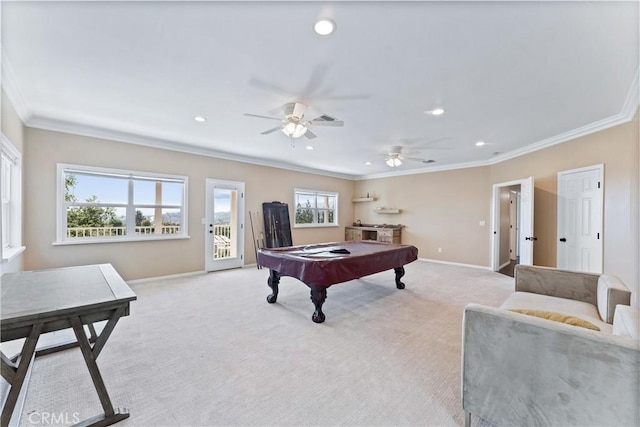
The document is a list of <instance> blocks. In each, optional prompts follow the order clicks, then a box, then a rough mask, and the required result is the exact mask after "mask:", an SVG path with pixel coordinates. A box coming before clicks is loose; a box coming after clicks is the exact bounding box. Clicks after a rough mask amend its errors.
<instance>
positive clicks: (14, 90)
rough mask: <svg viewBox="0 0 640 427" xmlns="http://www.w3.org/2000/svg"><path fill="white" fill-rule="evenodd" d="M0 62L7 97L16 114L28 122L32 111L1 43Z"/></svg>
mask: <svg viewBox="0 0 640 427" xmlns="http://www.w3.org/2000/svg"><path fill="white" fill-rule="evenodd" d="M0 62H1V66H0V72H1V73H2V78H1V82H2V90H3V91H4V93H6V94H7V98H9V101H10V102H11V105H13V109H14V110H15V111H16V114H18V117H20V120H22V123H25V124H26V123H27V121H28V120H29V118H30V117H31V113H30V112H29V108H28V107H27V102H26V99H25V97H24V94H23V93H22V89H20V85H19V84H18V80H17V79H16V75H15V73H14V72H13V68H12V67H11V64H10V63H9V60H8V59H7V56H6V55H5V53H4V49H3V48H2V45H0Z"/></svg>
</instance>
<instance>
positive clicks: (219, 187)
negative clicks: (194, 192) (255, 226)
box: [205, 179, 244, 271]
mask: <svg viewBox="0 0 640 427" xmlns="http://www.w3.org/2000/svg"><path fill="white" fill-rule="evenodd" d="M205 220H206V224H205V225H206V226H205V269H206V271H215V270H223V269H228V268H238V267H242V266H243V265H244V183H243V182H235V181H217V180H213V179H207V182H206V212H205Z"/></svg>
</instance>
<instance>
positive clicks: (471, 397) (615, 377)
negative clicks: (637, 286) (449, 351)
mask: <svg viewBox="0 0 640 427" xmlns="http://www.w3.org/2000/svg"><path fill="white" fill-rule="evenodd" d="M630 296H631V293H630V291H629V289H628V288H627V287H626V286H625V285H624V284H623V283H622V282H621V281H620V280H619V279H618V278H616V277H614V276H607V275H595V274H586V273H577V272H568V271H561V270H557V269H552V268H545V267H534V266H517V268H516V273H515V292H514V293H513V294H512V295H511V296H510V297H509V298H508V299H507V300H506V301H505V302H504V303H503V305H502V306H501V307H500V308H494V307H487V306H482V305H477V304H469V305H468V306H467V307H465V309H464V318H463V339H462V407H463V409H464V411H465V425H467V426H469V425H470V424H471V415H472V414H473V415H474V416H477V417H480V418H482V419H484V420H486V421H488V422H490V423H492V424H495V425H499V426H503V425H504V426H507V425H508V426H513V425H517V426H528V425H532V426H569V425H573V426H613V425H624V426H638V425H640V403H639V402H640V396H639V394H640V341H639V337H638V322H639V321H640V320H639V319H638V310H637V308H635V307H629V302H630ZM512 309H527V310H528V309H533V310H538V311H541V310H543V311H551V312H554V313H559V314H562V315H566V316H564V317H572V318H578V319H580V320H583V321H588V322H589V323H590V324H591V325H592V326H596V327H598V328H599V329H600V330H599V331H596V330H591V329H586V328H584V327H579V326H574V325H573V324H566V323H562V322H559V321H553V320H548V319H546V318H540V317H536V316H533V315H530V314H521V313H519V312H514V311H511V310H512Z"/></svg>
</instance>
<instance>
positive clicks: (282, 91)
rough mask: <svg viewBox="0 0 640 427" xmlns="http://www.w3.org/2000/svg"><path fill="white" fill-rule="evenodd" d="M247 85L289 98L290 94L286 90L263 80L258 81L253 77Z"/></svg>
mask: <svg viewBox="0 0 640 427" xmlns="http://www.w3.org/2000/svg"><path fill="white" fill-rule="evenodd" d="M249 85H251V86H253V87H257V88H259V89H263V90H267V91H270V92H276V93H279V94H282V95H287V96H291V93H290V92H289V91H288V90H286V89H284V88H282V87H280V86H278V85H276V84H274V83H269V82H265V81H264V80H260V79H257V78H255V77H252V78H251V79H249Z"/></svg>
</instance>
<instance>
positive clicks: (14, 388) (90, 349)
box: [0, 264, 136, 427]
mask: <svg viewBox="0 0 640 427" xmlns="http://www.w3.org/2000/svg"><path fill="white" fill-rule="evenodd" d="M1 279H2V286H1V291H2V295H1V302H0V310H1V311H0V328H1V334H2V335H1V342H5V341H11V340H16V339H21V338H26V340H25V343H24V345H23V347H22V351H21V353H20V355H19V356H18V357H16V358H14V360H12V359H9V358H8V357H7V356H5V355H4V354H3V353H0V356H1V358H2V365H1V366H2V376H3V377H4V379H5V380H6V381H7V382H8V383H9V384H10V385H11V388H10V390H9V395H8V397H7V400H6V402H5V404H4V407H3V408H2V420H1V426H2V427H6V426H8V425H9V421H10V419H11V415H12V414H13V411H14V408H15V406H16V402H17V400H18V395H19V394H20V390H21V389H22V387H23V385H24V380H25V376H26V374H27V371H28V369H29V365H30V364H31V361H32V360H33V358H34V353H35V356H38V355H39V354H38V352H36V344H37V342H38V338H39V337H40V335H41V334H44V333H47V332H53V331H58V330H62V329H68V328H72V329H73V332H74V333H75V336H76V339H77V342H76V343H74V344H75V346H79V347H80V350H81V351H82V356H83V357H84V360H85V363H86V365H87V368H88V369H89V374H90V375H91V379H92V380H93V385H94V386H95V389H96V391H97V393H98V397H99V398H100V403H101V404H102V408H103V409H104V413H103V414H100V415H97V416H95V417H92V418H90V419H88V420H85V421H83V422H81V423H80V424H81V425H102V426H106V425H110V424H113V423H116V422H118V421H121V420H123V419H125V418H127V417H128V416H129V413H128V412H122V413H121V412H115V411H114V409H113V405H112V404H111V399H110V398H109V394H108V393H107V389H106V387H105V384H104V381H103V380H102V376H101V374H100V371H99V369H98V365H97V364H96V359H97V358H98V356H99V355H100V352H101V351H102V349H103V348H104V345H105V343H106V342H107V339H108V338H109V336H110V335H111V332H112V331H113V329H114V327H115V326H116V323H117V322H118V320H119V319H120V317H122V316H128V315H129V303H130V302H131V301H133V300H135V299H136V295H135V294H134V293H133V291H132V290H131V289H130V288H129V286H128V285H127V283H126V282H125V281H124V280H123V279H122V278H121V277H120V275H119V274H118V273H117V272H116V270H115V269H114V268H113V266H111V264H100V265H87V266H81V267H68V268H58V269H51V270H35V271H24V272H19V273H7V274H4V275H3V276H2V278H1ZM104 320H106V321H107V323H106V325H105V326H104V329H103V330H102V332H101V333H100V335H99V336H98V335H96V333H95V329H94V328H93V323H94V322H100V321H104ZM84 325H88V326H89V330H90V331H91V335H92V338H93V339H91V340H90V339H89V338H88V337H87V334H86V333H85V330H84ZM68 347H69V345H64V346H62V347H61V348H68ZM47 352H51V349H48V351H47Z"/></svg>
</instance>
